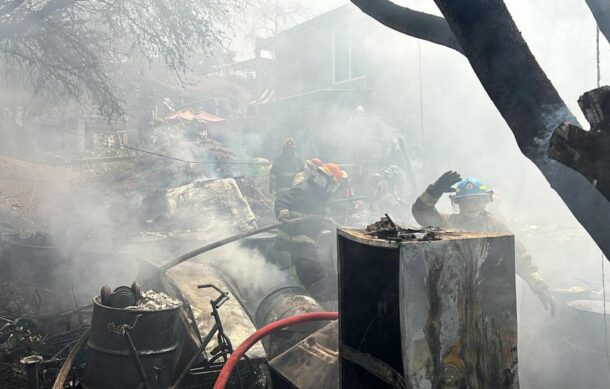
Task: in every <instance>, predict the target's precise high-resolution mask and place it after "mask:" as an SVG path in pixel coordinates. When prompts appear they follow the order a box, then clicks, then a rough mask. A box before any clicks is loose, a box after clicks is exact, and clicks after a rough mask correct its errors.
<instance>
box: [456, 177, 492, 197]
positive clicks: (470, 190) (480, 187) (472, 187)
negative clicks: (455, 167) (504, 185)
mask: <svg viewBox="0 0 610 389" xmlns="http://www.w3.org/2000/svg"><path fill="white" fill-rule="evenodd" d="M492 194H493V191H492V190H490V189H489V188H487V185H485V184H484V183H483V182H482V181H481V180H479V179H478V178H474V177H466V178H465V179H463V180H462V181H460V182H458V184H457V186H456V187H455V194H454V195H453V196H452V199H454V200H455V199H459V198H460V197H466V196H489V198H490V200H491V197H492Z"/></svg>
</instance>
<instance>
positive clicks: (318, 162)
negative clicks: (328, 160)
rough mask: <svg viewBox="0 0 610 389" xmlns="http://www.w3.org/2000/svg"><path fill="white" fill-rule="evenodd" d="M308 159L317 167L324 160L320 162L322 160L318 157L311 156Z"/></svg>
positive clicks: (322, 163)
mask: <svg viewBox="0 0 610 389" xmlns="http://www.w3.org/2000/svg"><path fill="white" fill-rule="evenodd" d="M310 161H311V163H312V164H313V165H314V166H318V167H319V166H322V165H324V162H322V160H321V159H320V158H312V159H310Z"/></svg>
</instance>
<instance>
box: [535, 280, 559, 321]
mask: <svg viewBox="0 0 610 389" xmlns="http://www.w3.org/2000/svg"><path fill="white" fill-rule="evenodd" d="M534 293H536V296H538V300H540V303H541V304H542V306H543V307H544V309H546V310H547V311H548V312H549V313H550V314H551V316H555V312H556V310H557V304H556V303H555V299H554V298H553V296H552V295H551V294H550V293H549V288H548V286H546V285H544V286H540V287H538V288H536V290H534Z"/></svg>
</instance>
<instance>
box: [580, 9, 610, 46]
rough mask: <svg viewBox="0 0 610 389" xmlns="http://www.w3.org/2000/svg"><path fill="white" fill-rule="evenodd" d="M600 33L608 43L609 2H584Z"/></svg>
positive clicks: (609, 35)
mask: <svg viewBox="0 0 610 389" xmlns="http://www.w3.org/2000/svg"><path fill="white" fill-rule="evenodd" d="M585 1H586V2H587V5H588V6H589V9H590V10H591V13H592V14H593V17H594V18H595V21H596V22H597V25H598V26H599V29H600V31H601V32H602V34H604V36H605V37H606V40H608V42H610V1H608V0H585Z"/></svg>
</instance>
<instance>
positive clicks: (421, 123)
mask: <svg viewBox="0 0 610 389" xmlns="http://www.w3.org/2000/svg"><path fill="white" fill-rule="evenodd" d="M417 59H418V63H419V67H418V71H419V130H420V132H421V143H422V149H423V150H424V153H425V147H424V145H425V137H424V93H423V76H422V69H421V43H420V42H418V43H417Z"/></svg>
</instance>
